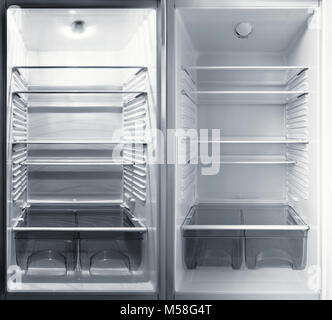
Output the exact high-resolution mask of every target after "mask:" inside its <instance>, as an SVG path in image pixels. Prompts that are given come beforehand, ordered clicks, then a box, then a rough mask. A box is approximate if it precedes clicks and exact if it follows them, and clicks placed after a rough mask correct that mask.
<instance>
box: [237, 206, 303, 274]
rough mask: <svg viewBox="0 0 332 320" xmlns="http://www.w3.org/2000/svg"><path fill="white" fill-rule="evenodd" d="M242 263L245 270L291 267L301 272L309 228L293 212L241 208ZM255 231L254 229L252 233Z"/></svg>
mask: <svg viewBox="0 0 332 320" xmlns="http://www.w3.org/2000/svg"><path fill="white" fill-rule="evenodd" d="M243 213H244V223H245V225H247V226H248V230H246V231H245V260H246V266H247V268H248V269H256V268H258V267H291V268H292V269H295V270H301V269H304V268H305V266H306V260H307V236H308V230H309V227H308V226H307V225H306V224H305V223H304V222H303V221H302V220H301V218H300V217H299V216H298V215H297V213H296V212H295V211H294V209H293V208H291V207H289V206H281V207H255V208H245V209H243ZM255 228H256V229H255Z"/></svg>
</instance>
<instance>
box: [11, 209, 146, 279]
mask: <svg viewBox="0 0 332 320" xmlns="http://www.w3.org/2000/svg"><path fill="white" fill-rule="evenodd" d="M13 230H14V232H15V240H16V257H17V263H18V265H19V266H20V267H21V268H22V269H23V270H26V273H27V274H28V275H38V276H41V275H43V274H45V275H48V276H50V275H67V274H68V272H69V271H75V272H76V273H80V272H83V273H85V274H86V273H88V274H89V275H97V276H99V275H100V276H103V275H108V276H116V275H126V274H130V273H131V272H132V271H134V270H137V269H138V268H139V266H140V265H141V261H142V255H143V245H144V243H143V240H144V234H145V232H146V228H145V227H144V226H143V225H142V224H141V223H140V222H139V221H138V220H137V219H136V218H135V217H134V216H133V215H131V213H130V212H129V211H128V210H127V209H125V208H123V207H120V206H112V207H96V208H92V207H90V208H79V207H77V208H75V207H71V208H69V207H57V208H54V207H53V208H52V207H31V208H27V209H26V210H25V212H24V214H23V216H22V218H21V219H20V220H19V222H18V224H17V225H16V226H15V227H14V228H13Z"/></svg>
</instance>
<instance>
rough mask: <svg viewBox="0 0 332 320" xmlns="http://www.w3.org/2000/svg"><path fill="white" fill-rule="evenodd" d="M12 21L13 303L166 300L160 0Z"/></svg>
mask: <svg viewBox="0 0 332 320" xmlns="http://www.w3.org/2000/svg"><path fill="white" fill-rule="evenodd" d="M5 15H6V20H5V21H6V50H5V51H4V52H5V53H6V79H5V80H6V90H7V92H6V94H5V95H6V104H7V107H6V132H4V134H5V137H6V138H5V140H6V142H5V145H6V147H5V154H6V167H4V168H3V169H4V170H5V177H3V179H5V181H6V182H5V183H6V187H5V190H4V199H5V200H4V202H5V208H4V211H3V212H5V226H4V229H3V231H4V237H5V241H4V244H5V245H4V254H3V255H2V258H1V259H3V260H2V261H3V262H4V270H3V271H4V278H5V282H4V287H3V289H4V290H5V296H6V298H22V297H23V298H32V297H33V298H39V297H47V296H48V295H49V296H52V297H57V298H61V297H62V298H63V297H64V296H66V297H83V298H84V297H85V298H94V299H98V298H105V297H107V298H117V299H139V298H140V299H156V298H158V297H160V272H159V268H160V262H159V261H160V248H159V246H160V231H159V230H160V210H159V206H160V199H159V198H160V196H159V188H160V185H159V181H160V180H159V168H160V167H159V166H158V165H157V164H154V163H152V161H149V159H148V158H149V157H152V156H153V154H155V153H157V154H158V153H159V151H158V148H159V147H158V145H157V141H156V140H155V139H154V137H150V136H149V135H148V132H150V131H153V130H155V129H157V128H159V126H160V121H159V118H160V110H159V106H160V93H159V91H160V89H159V88H160V81H159V80H158V79H159V78H160V75H159V74H160V70H159V69H160V67H159V66H160V62H159V59H160V58H159V56H158V55H157V54H158V51H159V50H160V39H159V38H158V36H157V33H158V32H159V31H158V30H159V29H160V22H159V21H160V17H159V15H160V3H158V2H157V1H139V2H136V1H93V2H91V1H72V2H70V1H69V2H68V1H58V2H54V1H49V4H48V2H47V1H46V2H34V1H32V2H31V1H23V2H22V1H18V2H15V1H14V2H11V1H9V2H7V5H6V8H5ZM133 133H135V134H133Z"/></svg>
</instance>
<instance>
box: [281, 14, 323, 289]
mask: <svg viewBox="0 0 332 320" xmlns="http://www.w3.org/2000/svg"><path fill="white" fill-rule="evenodd" d="M320 26H321V24H320V10H319V9H316V12H315V14H314V16H312V19H311V18H310V19H309V20H308V21H307V22H305V29H304V30H303V31H302V32H301V33H299V34H298V36H297V38H296V39H294V41H293V42H292V43H291V45H290V46H289V47H288V48H287V50H286V52H285V57H286V61H287V65H306V66H308V67H309V77H308V88H309V95H308V102H307V108H308V139H309V144H308V164H307V165H308V172H309V175H308V180H309V184H308V198H307V199H301V198H299V199H293V198H291V197H289V199H288V200H289V202H290V203H291V204H292V205H293V206H294V207H295V209H296V210H297V212H299V214H300V215H301V216H302V217H303V219H304V221H305V222H306V223H307V224H308V225H309V226H310V231H309V233H308V262H307V268H306V271H304V272H305V273H307V275H308V282H309V281H313V280H312V279H315V280H314V281H313V283H314V286H316V289H317V290H319V288H320V283H319V281H320V258H321V257H320V254H321V252H320V248H321V246H320V223H321V207H320V175H321V172H320V161H321V160H320V154H321V153H320V143H321V141H320V117H321V106H320V98H319V97H320V71H319V68H320V53H319V52H320V51H319V48H320V36H319V35H320V31H321V30H320ZM310 278H311V280H310Z"/></svg>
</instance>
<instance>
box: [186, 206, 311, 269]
mask: <svg viewBox="0 0 332 320" xmlns="http://www.w3.org/2000/svg"><path fill="white" fill-rule="evenodd" d="M308 230H309V227H308V226H307V225H306V224H305V223H304V222H303V220H302V219H301V218H300V217H299V216H298V214H297V213H296V212H295V210H294V209H293V208H292V207H290V206H287V205H260V206H256V205H220V204H198V205H196V206H194V207H192V208H191V210H190V212H189V214H188V216H187V217H186V219H185V221H184V223H183V225H182V235H183V246H184V248H183V251H184V260H185V264H186V266H187V268H188V269H193V268H196V267H197V266H231V267H232V268H233V269H239V268H241V265H242V260H243V258H242V257H243V253H245V261H246V266H247V267H248V268H249V269H255V268H257V267H284V266H287V267H291V268H292V269H297V270H298V269H303V268H304V267H305V265H306V251H307V234H308Z"/></svg>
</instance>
